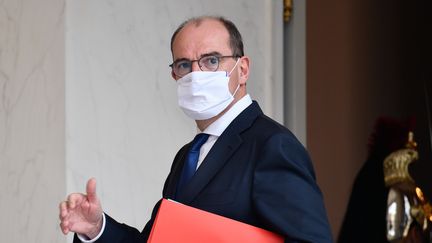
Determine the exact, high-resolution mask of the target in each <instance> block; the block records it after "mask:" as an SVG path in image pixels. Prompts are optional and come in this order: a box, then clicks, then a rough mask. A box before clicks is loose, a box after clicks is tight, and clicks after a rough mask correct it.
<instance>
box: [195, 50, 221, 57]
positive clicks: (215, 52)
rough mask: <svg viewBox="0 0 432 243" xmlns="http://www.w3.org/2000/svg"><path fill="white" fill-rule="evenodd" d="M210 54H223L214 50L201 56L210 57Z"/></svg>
mask: <svg viewBox="0 0 432 243" xmlns="http://www.w3.org/2000/svg"><path fill="white" fill-rule="evenodd" d="M208 56H222V54H221V53H220V52H217V51H213V52H210V53H205V54H202V55H201V56H200V57H201V58H202V57H208Z"/></svg>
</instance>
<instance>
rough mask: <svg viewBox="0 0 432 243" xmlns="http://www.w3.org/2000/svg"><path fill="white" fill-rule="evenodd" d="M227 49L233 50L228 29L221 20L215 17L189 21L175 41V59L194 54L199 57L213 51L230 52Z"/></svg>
mask: <svg viewBox="0 0 432 243" xmlns="http://www.w3.org/2000/svg"><path fill="white" fill-rule="evenodd" d="M226 51H231V48H230V47H229V34H228V31H227V30H226V28H225V26H224V25H223V24H222V23H221V22H220V21H218V20H215V19H204V20H201V21H200V22H197V23H195V22H192V23H188V24H187V25H185V26H184V27H183V29H182V30H181V31H180V32H179V33H178V35H177V37H176V38H175V40H174V43H173V57H174V58H175V59H178V58H185V57H184V55H192V54H193V55H194V56H195V57H196V58H198V57H199V56H201V55H205V54H207V53H211V52H219V53H223V54H228V53H225V52H226Z"/></svg>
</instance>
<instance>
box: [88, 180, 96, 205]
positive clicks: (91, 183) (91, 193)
mask: <svg viewBox="0 0 432 243" xmlns="http://www.w3.org/2000/svg"><path fill="white" fill-rule="evenodd" d="M86 191H87V198H88V200H89V202H90V203H97V201H98V199H97V195H96V179H95V178H91V179H90V180H88V182H87V187H86Z"/></svg>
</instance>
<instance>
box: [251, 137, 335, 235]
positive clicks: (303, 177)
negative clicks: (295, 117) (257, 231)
mask: <svg viewBox="0 0 432 243" xmlns="http://www.w3.org/2000/svg"><path fill="white" fill-rule="evenodd" d="M259 158H260V159H258V162H257V165H256V168H255V171H254V182H253V203H254V207H255V210H256V212H257V213H258V215H259V217H260V218H261V220H262V221H263V222H264V223H265V224H266V225H268V226H269V228H270V229H272V230H274V231H275V232H279V233H280V234H283V235H285V238H286V240H285V241H286V242H314V243H317V242H323V243H330V242H332V236H331V233H330V227H329V224H328V220H327V214H326V210H325V207H324V202H323V198H322V195H321V191H320V189H319V188H318V185H317V184H316V181H315V174H314V170H313V166H312V163H311V161H310V159H309V156H308V153H307V152H306V150H305V149H304V147H303V146H302V145H301V143H300V142H298V140H297V139H296V138H295V137H294V135H292V134H290V133H279V134H275V135H273V136H271V137H270V138H269V139H268V140H267V141H266V142H265V144H264V146H263V147H262V153H261V155H260V157H259Z"/></svg>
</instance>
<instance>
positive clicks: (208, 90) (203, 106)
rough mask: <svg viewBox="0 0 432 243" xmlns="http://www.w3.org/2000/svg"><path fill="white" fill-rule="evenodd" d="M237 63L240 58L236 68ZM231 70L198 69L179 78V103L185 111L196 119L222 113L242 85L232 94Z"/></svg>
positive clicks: (208, 117)
mask: <svg viewBox="0 0 432 243" xmlns="http://www.w3.org/2000/svg"><path fill="white" fill-rule="evenodd" d="M239 60H240V59H239ZM237 63H238V60H237V62H236V65H235V66H234V68H235V67H236V66H237ZM234 68H233V69H232V70H234ZM232 70H231V72H232ZM231 72H230V73H229V74H227V72H225V71H216V72H206V71H196V72H190V73H188V74H187V75H185V76H184V77H182V78H180V79H179V80H177V85H178V86H177V96H178V104H179V106H180V108H181V109H182V110H183V112H184V113H185V114H186V115H187V116H189V117H190V118H192V119H194V120H206V119H210V118H212V117H215V116H217V115H218V114H219V113H221V112H222V111H223V110H224V109H225V108H227V107H228V105H229V104H231V102H232V101H233V100H234V95H235V94H236V92H237V90H238V89H239V87H240V85H239V86H237V89H236V90H235V91H234V94H231V92H230V90H229V85H228V83H229V78H230V77H229V75H230V74H231Z"/></svg>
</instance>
